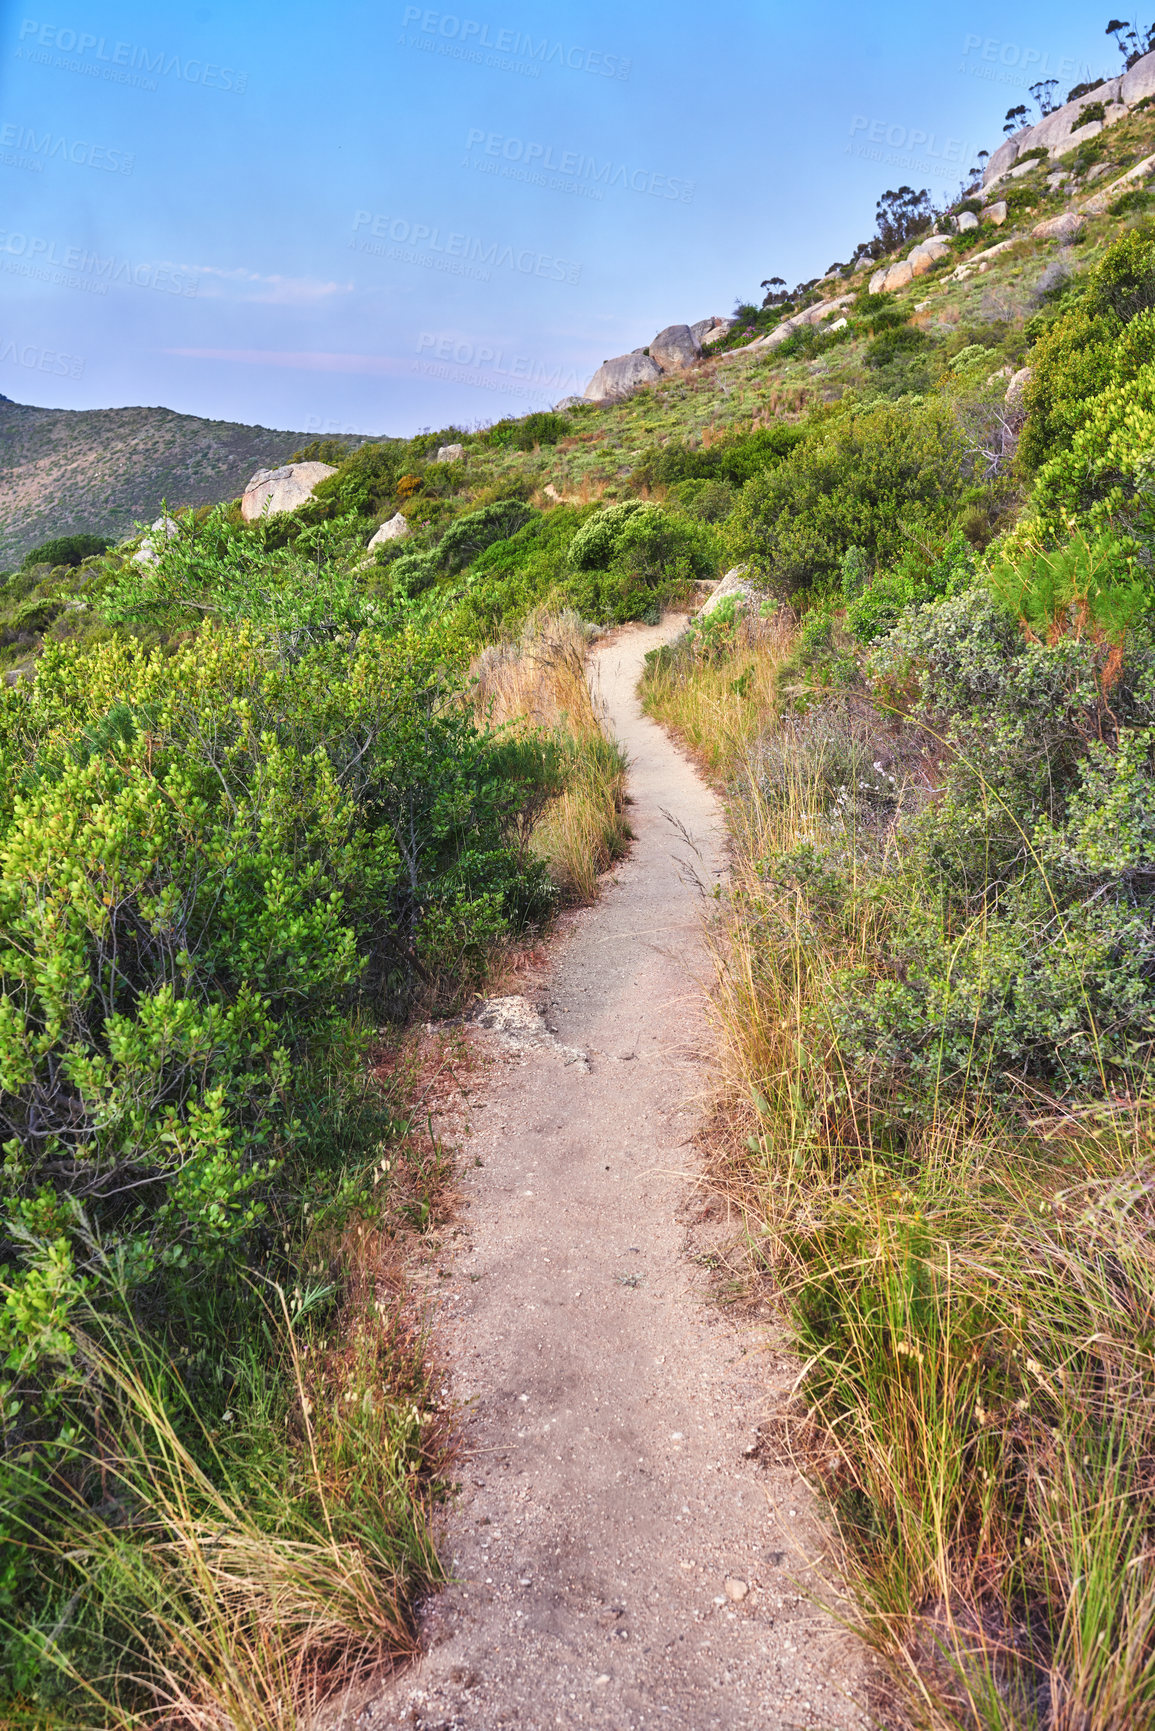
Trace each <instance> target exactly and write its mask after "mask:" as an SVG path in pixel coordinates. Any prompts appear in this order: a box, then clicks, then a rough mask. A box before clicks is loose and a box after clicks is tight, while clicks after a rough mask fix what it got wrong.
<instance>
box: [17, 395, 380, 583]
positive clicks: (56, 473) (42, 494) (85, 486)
mask: <svg viewBox="0 0 1155 1731" xmlns="http://www.w3.org/2000/svg"><path fill="white" fill-rule="evenodd" d="M316 437H317V435H316V434H315V433H302V432H296V433H287V432H281V431H278V430H275V429H273V428H270V427H246V426H241V425H239V424H238V423H237V422H235V421H205V420H202V419H201V418H200V416H199V415H179V414H176V413H175V412H174V411H173V410H172V409H145V408H140V409H37V408H33V407H31V406H30V405H29V404H26V403H14V402H11V401H10V400H9V399H8V398H7V397H0V570H6V569H11V568H12V567H13V566H14V565H18V564H19V563H20V560H21V559H22V557H23V556H24V554H25V553H26V552H28V550H29V549H30V548H32V547H35V546H37V545H38V544H39V543H40V542H41V541H47V540H49V539H50V538H51V537H53V536H56V535H66V534H71V533H74V532H77V531H82V530H90V531H92V532H93V533H94V534H98V535H107V536H108V537H110V538H112V539H115V538H120V537H123V536H125V535H128V534H130V533H131V531H132V526H133V523H134V522H151V521H152V520H153V519H154V518H155V517H156V515H157V511H158V509H159V507H160V503H161V501H162V499H163V500H167V501H168V503H169V504H170V505H210V504H217V503H218V502H219V501H220V500H222V499H229V498H235V497H236V495H237V494H239V493H240V491H241V489H242V488H243V486H244V484H245V482H246V481H247V480H248V479H249V476H250V475H251V474H252V473H253V471H254V470H255V469H262V468H270V467H272V466H274V465H275V464H277V463H283V462H284V460H285V458H286V457H289V456H291V455H292V453H293V452H294V451H296V450H299V449H300V447H301V446H302V445H306V444H308V443H309V442H310V441H311V440H312V439H315V438H316ZM360 442H361V441H360V440H358V439H350V440H349V444H350V446H351V447H352V446H353V445H356V444H359V443H360Z"/></svg>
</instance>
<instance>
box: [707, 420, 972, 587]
mask: <svg viewBox="0 0 1155 1731" xmlns="http://www.w3.org/2000/svg"><path fill="white" fill-rule="evenodd" d="M969 467H970V464H969V459H968V458H967V455H966V453H965V450H964V447H963V444H962V440H961V438H960V435H959V433H958V431H957V429H956V427H955V425H954V422H953V421H952V419H951V418H950V416H949V414H948V413H947V412H946V411H945V409H943V408H942V407H940V406H938V405H927V406H925V407H917V408H916V407H908V406H905V405H899V406H896V407H895V408H893V409H891V408H876V409H869V410H864V411H857V412H851V413H848V414H840V415H837V416H835V417H832V418H831V419H830V420H829V421H827V422H826V423H825V424H824V425H823V426H822V428H821V429H820V430H815V431H814V432H813V433H812V434H811V436H810V437H809V438H808V439H807V440H806V442H805V443H804V444H802V445H800V446H799V447H798V448H797V449H796V450H795V451H794V452H793V453H792V454H791V455H790V456H789V457H788V458H787V459H786V460H785V461H784V462H783V463H782V464H781V465H780V467H779V468H777V469H775V470H773V471H771V472H770V473H768V474H763V475H760V476H757V477H755V478H754V479H753V480H752V481H750V482H749V483H748V485H747V486H746V487H744V488H743V490H742V495H741V498H740V499H739V503H738V507H737V509H736V510H735V512H734V515H733V517H732V518H731V519H730V520H729V522H728V524H727V544H728V550H729V556H730V558H731V560H732V561H733V562H735V563H738V562H741V561H749V562H750V563H751V565H752V566H753V568H754V569H755V570H756V571H757V572H758V573H759V574H760V576H761V578H762V580H763V582H764V583H765V584H766V586H767V587H768V588H769V589H770V590H771V591H772V593H774V594H775V595H778V596H781V597H787V598H788V597H790V596H793V595H797V594H799V593H800V592H803V591H807V590H818V589H823V588H829V587H831V586H832V585H833V584H834V582H835V581H836V579H837V577H838V574H839V570H840V567H841V562H842V558H843V555H844V554H845V553H846V551H847V549H848V548H850V547H860V548H861V549H862V550H863V551H864V552H865V554H866V555H867V557H868V559H869V560H870V561H871V562H872V563H873V564H875V565H884V564H890V563H892V562H894V561H895V560H897V559H898V558H899V557H900V556H901V554H902V553H903V552H904V551H905V548H906V546H907V544H908V542H909V540H910V539H911V538H912V537H914V536H916V535H920V534H926V535H928V536H933V535H945V534H947V533H949V531H950V528H951V526H952V520H953V517H954V515H955V512H956V511H957V509H958V506H959V503H960V501H961V499H962V496H963V493H964V490H965V488H966V485H967V482H968V480H969Z"/></svg>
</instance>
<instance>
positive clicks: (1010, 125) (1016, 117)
mask: <svg viewBox="0 0 1155 1731" xmlns="http://www.w3.org/2000/svg"><path fill="white" fill-rule="evenodd" d="M1026 124H1027V105H1026V103H1025V102H1020V103H1019V105H1018V107H1017V108H1008V109H1007V114H1006V124H1005V125H1004V127H1003V131H1004V132H1005V133H1006V134H1007V137H1008V138H1009V137H1010V135H1011V133H1012V132H1021V131H1022V129H1023V127H1024V126H1025V125H1026Z"/></svg>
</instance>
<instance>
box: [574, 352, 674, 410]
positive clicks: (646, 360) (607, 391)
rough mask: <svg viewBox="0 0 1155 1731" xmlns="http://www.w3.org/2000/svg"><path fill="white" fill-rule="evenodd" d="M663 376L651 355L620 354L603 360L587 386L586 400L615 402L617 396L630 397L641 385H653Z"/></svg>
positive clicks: (591, 401) (590, 401)
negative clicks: (611, 358)
mask: <svg viewBox="0 0 1155 1731" xmlns="http://www.w3.org/2000/svg"><path fill="white" fill-rule="evenodd" d="M661 376H662V369H661V367H659V366H658V364H657V362H656V361H654V360H652V359H651V358H650V356H649V355H641V354H635V355H618V356H616V358H615V359H614V360H612V361H603V362H602V364H601V366H600V367H599V368H598V370H597V372H596V373H595V374H594V376H593V378H592V379H591V380H590V382H589V384H588V385H587V386H586V390H585V395H586V401H587V402H589V403H609V402H613V400H614V398H615V397H628V396H629V394H630V392H631V391H636V390H637V389H638V387H639V386H640V385H652V384H653V382H654V380H655V379H660V378H661Z"/></svg>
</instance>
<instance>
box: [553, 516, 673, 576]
mask: <svg viewBox="0 0 1155 1731" xmlns="http://www.w3.org/2000/svg"><path fill="white" fill-rule="evenodd" d="M659 510H660V507H659V506H656V505H645V504H643V502H642V501H641V499H623V500H622V502H621V504H618V505H603V506H602V507H601V509H600V510H599V511H596V512H595V513H594V515H593V516H592V517H591V518H590V519H589V521H588V523H586V524H584V525H583V527H582V528H581V529H579V530H578V533H577V534H576V535H575V536H574V538H573V540H572V542H571V543H570V549H569V557H570V563H571V564H572V565H574V566H576V568H577V569H578V570H579V571H604V570H605V569H606V568H607V567H608V565H609V563H610V560H611V559H612V558H613V556H614V554H615V553H616V551H617V547H618V542H619V540H620V539H621V536H622V533H623V532H624V530H625V527H626V524H627V523H628V522H629V521H630V518H631V517H635V516H637V515H638V514H639V512H641V513H646V512H648V513H650V518H649V520H650V521H656V515H655V514H656V513H658V512H659Z"/></svg>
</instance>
